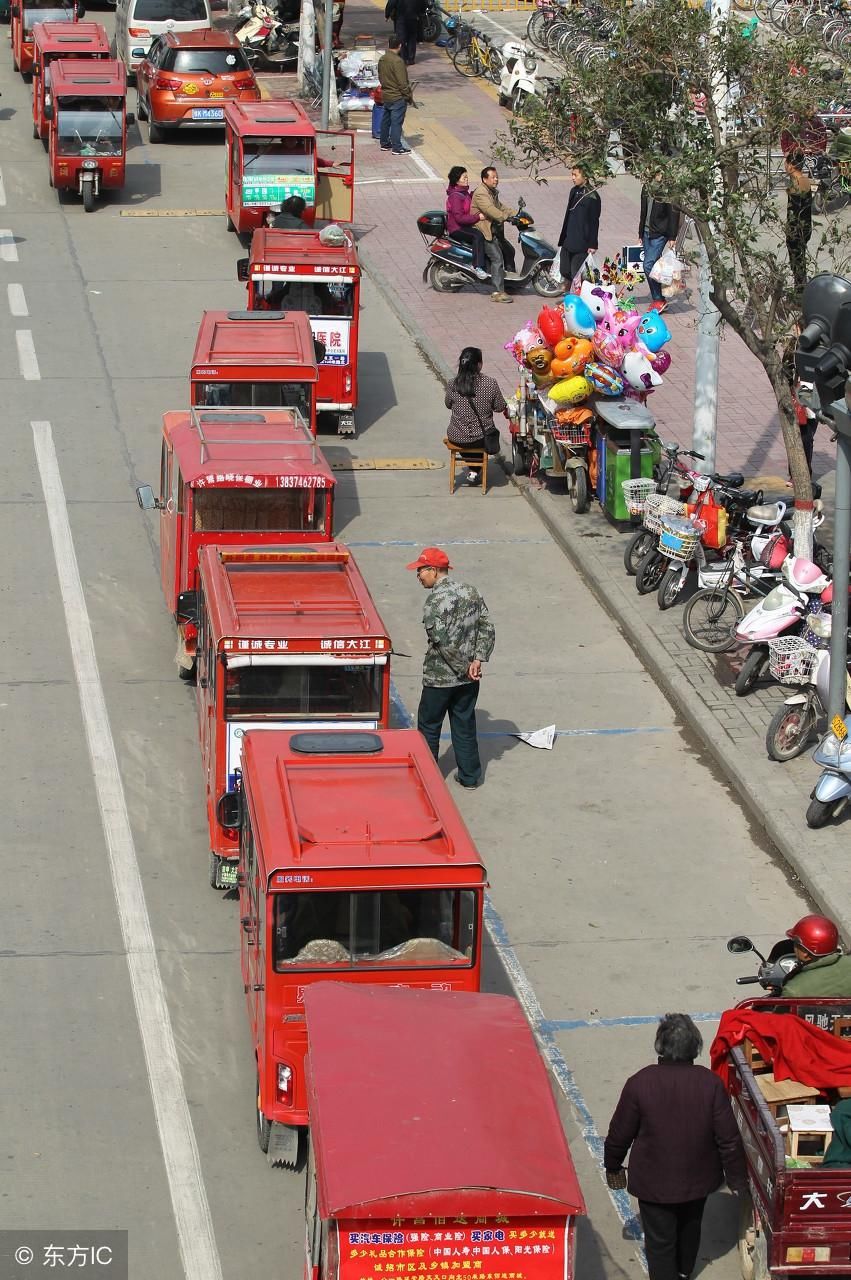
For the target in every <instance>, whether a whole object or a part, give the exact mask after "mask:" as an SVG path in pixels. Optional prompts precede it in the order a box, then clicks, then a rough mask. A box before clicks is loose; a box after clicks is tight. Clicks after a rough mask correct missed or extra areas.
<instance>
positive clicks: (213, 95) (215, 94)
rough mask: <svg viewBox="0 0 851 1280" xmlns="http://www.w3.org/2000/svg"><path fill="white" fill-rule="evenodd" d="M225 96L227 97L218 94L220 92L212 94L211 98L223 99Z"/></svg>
mask: <svg viewBox="0 0 851 1280" xmlns="http://www.w3.org/2000/svg"><path fill="white" fill-rule="evenodd" d="M224 96H225V95H224V94H223V93H218V92H217V93H211V94H210V97H211V98H223V97H224Z"/></svg>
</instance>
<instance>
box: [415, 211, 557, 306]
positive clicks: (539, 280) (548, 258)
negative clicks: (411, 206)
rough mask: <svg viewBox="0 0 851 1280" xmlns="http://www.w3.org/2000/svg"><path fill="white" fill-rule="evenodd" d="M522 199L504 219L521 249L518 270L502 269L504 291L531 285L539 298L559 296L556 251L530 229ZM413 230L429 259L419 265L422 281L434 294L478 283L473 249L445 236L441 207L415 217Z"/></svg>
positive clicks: (452, 291)
mask: <svg viewBox="0 0 851 1280" xmlns="http://www.w3.org/2000/svg"><path fill="white" fill-rule="evenodd" d="M525 208H526V202H525V201H524V199H523V197H522V196H521V197H520V201H519V207H518V210H517V213H516V214H515V215H514V217H512V218H508V219H507V221H508V222H510V223H511V224H512V226H515V227H517V229H518V231H519V232H520V247H521V249H522V250H523V266H522V268H521V270H520V271H506V273H505V288H506V290H507V291H508V292H513V291H515V290H517V289H522V288H523V286H524V285H527V284H531V286H532V288H533V289H534V290H535V292H536V293H537V294H540V296H541V297H542V298H560V297H561V296H562V295H563V294H564V292H565V288H566V285H565V282H564V281H563V280H562V278H561V275H560V274H559V272H558V269H557V268H555V269H554V264H555V259H556V255H557V253H558V250H557V249H555V248H554V247H553V246H552V245H551V244H548V243H547V241H546V240H542V239H541V237H540V236H538V235H535V233H534V232H533V231H532V230H531V228H532V227H533V226H534V225H535V220H534V218H532V217H531V215H530V214H528V213H524V209H525ZM417 230H418V231H419V233H420V235H421V236H422V238H423V241H424V243H425V244H426V246H427V248H428V251H429V260H428V262H427V263H426V265H425V267H424V268H423V280H425V281H427V282H428V284H430V285H431V287H432V289H434V290H435V291H436V292H437V293H457V292H458V290H459V289H463V287H464V285H465V284H467V283H473V284H479V283H481V279H480V277H479V276H477V275H476V269H475V267H474V266H473V250H472V248H471V247H470V245H468V244H464V243H462V242H461V241H460V240H453V239H452V237H451V236H447V235H446V214H445V213H444V212H443V210H441V209H431V210H429V212H428V213H422V214H420V216H419V217H418V218H417Z"/></svg>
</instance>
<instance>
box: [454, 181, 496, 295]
mask: <svg viewBox="0 0 851 1280" xmlns="http://www.w3.org/2000/svg"><path fill="white" fill-rule="evenodd" d="M471 199H472V192H471V191H470V179H469V177H468V175H467V170H466V169H465V168H464V166H463V165H460V164H454V165H453V166H452V168H451V169H450V170H449V186H448V187H447V188H446V234H447V235H450V236H452V239H453V240H457V241H458V242H459V243H460V244H468V245H469V246H470V248H471V249H472V250H473V267H474V269H475V272H476V275H477V276H478V278H479V279H480V280H488V279H490V277H489V275H488V273H487V271H486V270H485V266H484V263H485V238H484V236H483V235H482V233H481V232H480V231H477V230H475V228H476V226H477V224H478V223H479V222H480V218H479V215H478V214H477V213H472V212H471V211H470V201H471Z"/></svg>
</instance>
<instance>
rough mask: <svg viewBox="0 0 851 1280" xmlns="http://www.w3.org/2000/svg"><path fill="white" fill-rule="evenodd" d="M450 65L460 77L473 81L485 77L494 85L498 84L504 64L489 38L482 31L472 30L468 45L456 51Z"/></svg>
mask: <svg viewBox="0 0 851 1280" xmlns="http://www.w3.org/2000/svg"><path fill="white" fill-rule="evenodd" d="M452 65H453V66H454V68H455V70H456V71H459V72H460V73H461V75H462V76H468V77H469V78H470V79H475V78H477V77H478V76H484V75H486V76H487V77H488V79H490V80H493V82H494V84H496V83H498V82H499V78H500V76H501V75H502V68H503V66H504V65H505V63H504V61H503V57H502V54H501V53H500V52H499V50H498V49H496V48H494V46H493V45H492V44H491V42H490V39H489V37H488V36H486V35H485V34H484V32H483V31H476V30H475V29H474V30H473V31H472V32H471V34H470V41H469V43H468V44H466V45H465V46H464V47H463V48H460V49H458V51H457V53H456V54H455V56H454V58H453V59H452Z"/></svg>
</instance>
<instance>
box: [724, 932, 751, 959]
mask: <svg viewBox="0 0 851 1280" xmlns="http://www.w3.org/2000/svg"><path fill="white" fill-rule="evenodd" d="M727 950H728V951H731V952H732V954H733V955H734V956H740V955H743V954H744V953H745V952H746V951H755V950H756V947H755V946H754V944H753V943H752V942H751V940H750V938H746V937H745V935H744V934H743V933H740V934H737V935H736V937H735V938H730V940H729V941H728V943H727Z"/></svg>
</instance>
